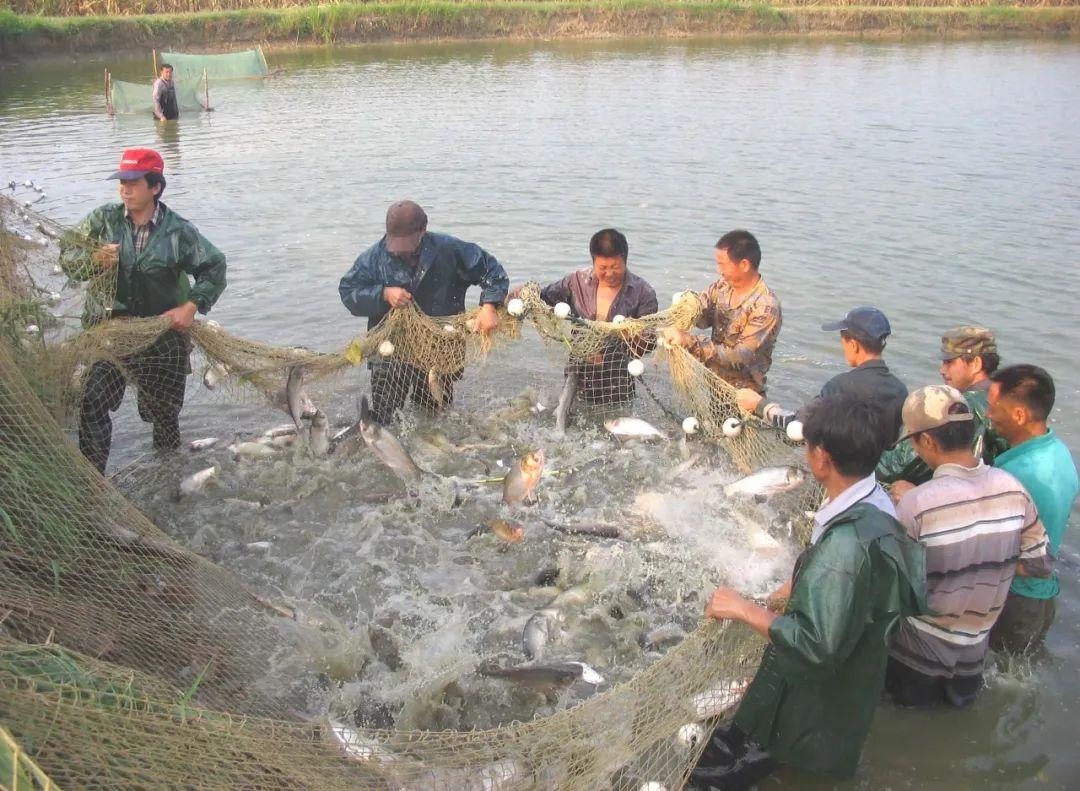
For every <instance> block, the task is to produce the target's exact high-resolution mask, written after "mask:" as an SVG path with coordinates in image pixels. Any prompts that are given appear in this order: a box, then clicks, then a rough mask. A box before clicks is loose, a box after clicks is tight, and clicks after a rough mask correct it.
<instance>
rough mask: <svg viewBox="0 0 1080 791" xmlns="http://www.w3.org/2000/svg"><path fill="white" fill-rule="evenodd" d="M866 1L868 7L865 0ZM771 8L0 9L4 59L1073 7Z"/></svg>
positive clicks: (868, 29)
mask: <svg viewBox="0 0 1080 791" xmlns="http://www.w3.org/2000/svg"><path fill="white" fill-rule="evenodd" d="M871 1H872V0H871ZM798 3H799V0H796V4H785V3H777V4H769V3H746V2H730V1H729V0H718V1H717V2H693V1H691V2H678V1H677V0H596V1H595V2H561V1H559V0H521V1H520V2H519V1H517V0H502V1H501V2H500V1H498V0H487V1H486V2H485V1H484V0H464V1H463V2H448V1H447V0H434V1H433V2H431V1H427V0H403V1H402V2H386V3H381V2H376V3H338V4H334V5H324V6H311V5H306V6H290V7H283V8H244V9H239V10H225V11H199V12H194V13H175V14H148V15H141V16H140V15H134V16H64V17H59V16H56V17H50V16H37V15H29V14H27V15H23V14H16V13H14V12H13V11H11V10H10V9H7V8H2V9H0V50H2V51H4V52H5V53H7V54H9V55H31V54H39V53H41V54H43V53H48V52H58V51H80V52H85V51H90V50H96V49H108V50H115V49H121V48H125V47H127V48H132V47H141V46H148V47H149V46H158V47H161V46H170V47H180V46H186V47H192V46H194V47H199V46H215V45H226V44H228V45H232V44H236V43H239V42H252V41H279V42H324V43H329V42H346V41H352V42H358V41H359V42H363V41H388V40H396V39H424V38H533V37H541V38H575V37H577V38H583V37H593V36H639V35H641V36H645V35H648V36H663V35H672V36H679V35H702V34H720V35H744V34H781V35H783V34H812V33H837V34H851V33H870V34H909V33H910V34H931V35H948V34H954V33H955V34H1007V33H1032V34H1047V33H1049V34H1069V33H1073V32H1075V31H1076V30H1078V29H1080V6H1025V5H963V4H958V5H953V6H936V5H903V6H884V5H844V4H840V3H837V4H823V5H817V4H806V3H804V4H798Z"/></svg>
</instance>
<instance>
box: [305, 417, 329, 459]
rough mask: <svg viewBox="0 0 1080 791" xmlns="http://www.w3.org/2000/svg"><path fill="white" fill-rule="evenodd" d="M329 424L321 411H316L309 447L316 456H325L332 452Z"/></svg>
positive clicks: (310, 432)
mask: <svg viewBox="0 0 1080 791" xmlns="http://www.w3.org/2000/svg"><path fill="white" fill-rule="evenodd" d="M328 426H329V422H328V421H327V419H326V415H324V414H323V411H322V410H321V409H316V410H315V414H314V415H313V416H312V418H311V429H310V431H309V432H308V447H309V448H311V452H312V454H313V455H315V456H325V455H326V454H327V453H328V452H329V451H330V437H329V431H328Z"/></svg>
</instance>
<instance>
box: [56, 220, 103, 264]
mask: <svg viewBox="0 0 1080 791" xmlns="http://www.w3.org/2000/svg"><path fill="white" fill-rule="evenodd" d="M106 234H107V229H106V226H105V214H104V212H103V211H102V209H100V208H98V209H94V210H93V211H92V212H90V214H88V215H87V216H86V217H84V218H83V219H82V221H81V222H80V223H79V224H78V225H76V226H75V227H74V228H72V229H71V230H69V231H67V232H66V233H65V234H64V235H63V236H62V237H61V238H60V268H61V269H63V270H64V274H65V275H67V276H68V277H69V278H70V279H71V280H76V281H83V280H89V279H90V278H91V277H93V276H94V275H96V274H97V273H98V272H100V271H101V267H100V266H98V265H97V264H96V263H94V260H93V259H92V258H91V257H90V256H91V254H93V252H94V251H95V250H96V249H97V248H98V246H99V245H101V244H107V243H108V240H107V239H106Z"/></svg>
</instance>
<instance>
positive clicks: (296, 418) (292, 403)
mask: <svg viewBox="0 0 1080 791" xmlns="http://www.w3.org/2000/svg"><path fill="white" fill-rule="evenodd" d="M303 392H304V369H303V368H302V367H301V366H299V365H294V366H292V367H291V368H289V378H288V379H287V380H286V382H285V405H286V411H287V412H288V413H289V417H291V418H292V419H293V423H295V424H296V430H297V431H299V430H300V418H301V416H302V415H303V414H304V405H303V398H304V396H303Z"/></svg>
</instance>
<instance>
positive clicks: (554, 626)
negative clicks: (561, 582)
mask: <svg viewBox="0 0 1080 791" xmlns="http://www.w3.org/2000/svg"><path fill="white" fill-rule="evenodd" d="M563 620H564V619H563V614H562V612H560V611H559V610H556V609H552V608H548V609H543V610H537V611H536V612H535V613H533V615H532V617H531V618H529V620H528V621H526V623H525V630H524V631H523V632H522V634H521V642H522V645H523V646H524V648H525V656H526V657H528V658H529V659H532V660H540V659H543V658H544V651H545V650H546V648H547V644H548V643H549V642H550V641H552V640H554V639H555V638H557V637H558V635H559V632H560V631H561V629H560V627H561V625H562V622H563Z"/></svg>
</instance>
